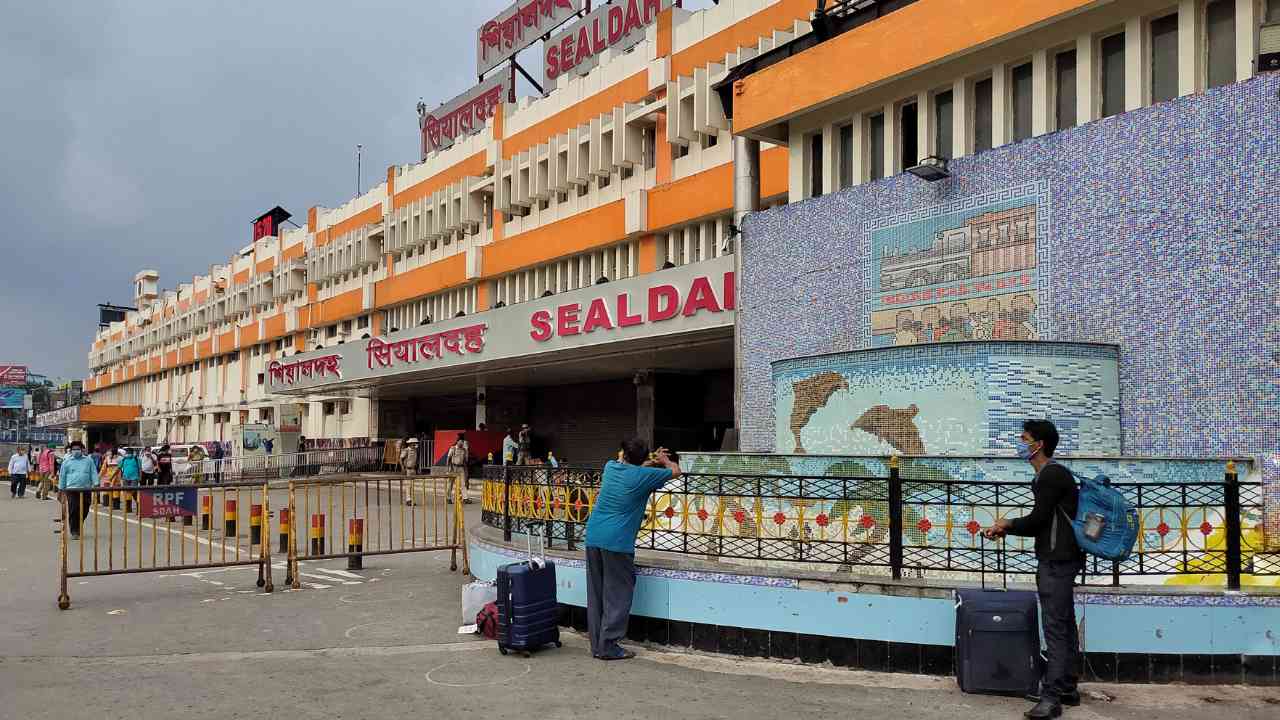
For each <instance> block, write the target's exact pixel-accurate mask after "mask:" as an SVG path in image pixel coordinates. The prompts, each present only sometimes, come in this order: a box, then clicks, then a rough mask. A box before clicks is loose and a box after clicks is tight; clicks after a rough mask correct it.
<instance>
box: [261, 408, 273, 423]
mask: <svg viewBox="0 0 1280 720" xmlns="http://www.w3.org/2000/svg"><path fill="white" fill-rule="evenodd" d="M272 415H273V413H272V411H271V408H259V409H258V420H259V421H260V422H264V423H269V422H271V421H272Z"/></svg>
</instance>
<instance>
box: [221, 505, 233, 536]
mask: <svg viewBox="0 0 1280 720" xmlns="http://www.w3.org/2000/svg"><path fill="white" fill-rule="evenodd" d="M222 522H223V526H224V527H223V530H222V534H223V536H224V537H235V536H236V501H235V500H224V501H223V507H222Z"/></svg>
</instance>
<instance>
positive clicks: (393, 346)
mask: <svg viewBox="0 0 1280 720" xmlns="http://www.w3.org/2000/svg"><path fill="white" fill-rule="evenodd" d="M488 327H489V326H488V325H484V324H480V325H468V326H467V327H460V328H453V329H452V330H444V331H441V332H436V333H431V334H429V335H420V336H418V337H412V338H409V339H407V340H397V341H396V342H385V341H383V340H381V339H379V338H372V339H371V340H369V344H368V345H366V346H365V354H366V355H367V356H368V357H367V360H368V366H369V369H370V370H373V369H375V368H390V367H394V366H395V365H396V364H397V362H398V363H399V364H401V365H405V364H407V365H413V364H416V363H419V362H423V361H426V360H435V359H440V358H443V357H444V356H445V353H446V352H448V353H453V354H455V355H464V354H467V353H476V354H479V353H481V352H483V351H484V331H485V329H487V328H488Z"/></svg>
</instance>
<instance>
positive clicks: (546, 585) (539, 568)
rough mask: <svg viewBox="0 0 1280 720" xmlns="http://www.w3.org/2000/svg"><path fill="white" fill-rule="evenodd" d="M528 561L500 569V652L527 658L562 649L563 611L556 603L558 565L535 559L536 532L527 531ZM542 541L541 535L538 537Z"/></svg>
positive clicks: (542, 558) (543, 558)
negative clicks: (553, 648)
mask: <svg viewBox="0 0 1280 720" xmlns="http://www.w3.org/2000/svg"><path fill="white" fill-rule="evenodd" d="M527 532H528V534H527V535H526V537H527V538H528V541H529V559H528V561H526V562H518V563H511V564H510V565H503V566H502V567H500V568H498V578H497V579H498V583H497V584H498V599H497V604H498V652H500V653H502V654H503V655H506V654H507V652H508V651H509V650H515V651H516V652H520V653H523V654H524V655H525V656H526V657H528V655H529V654H530V653H531V652H533V651H534V650H538V649H539V648H542V647H544V646H546V645H550V644H552V643H554V644H555V646H556V647H560V624H559V620H560V608H559V605H557V604H556V566H555V563H553V562H551V561H550V560H547V559H546V558H545V549H544V550H543V551H542V552H543V554H544V557H541V558H538V559H536V560H535V559H534V556H533V531H532V529H527ZM538 537H539V538H541V537H542V536H541V535H539V536H538Z"/></svg>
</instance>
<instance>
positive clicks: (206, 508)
mask: <svg viewBox="0 0 1280 720" xmlns="http://www.w3.org/2000/svg"><path fill="white" fill-rule="evenodd" d="M212 518H213V496H212V495H205V496H204V497H202V498H200V529H201V530H208V529H209V524H210V523H212V522H213V519H212Z"/></svg>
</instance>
